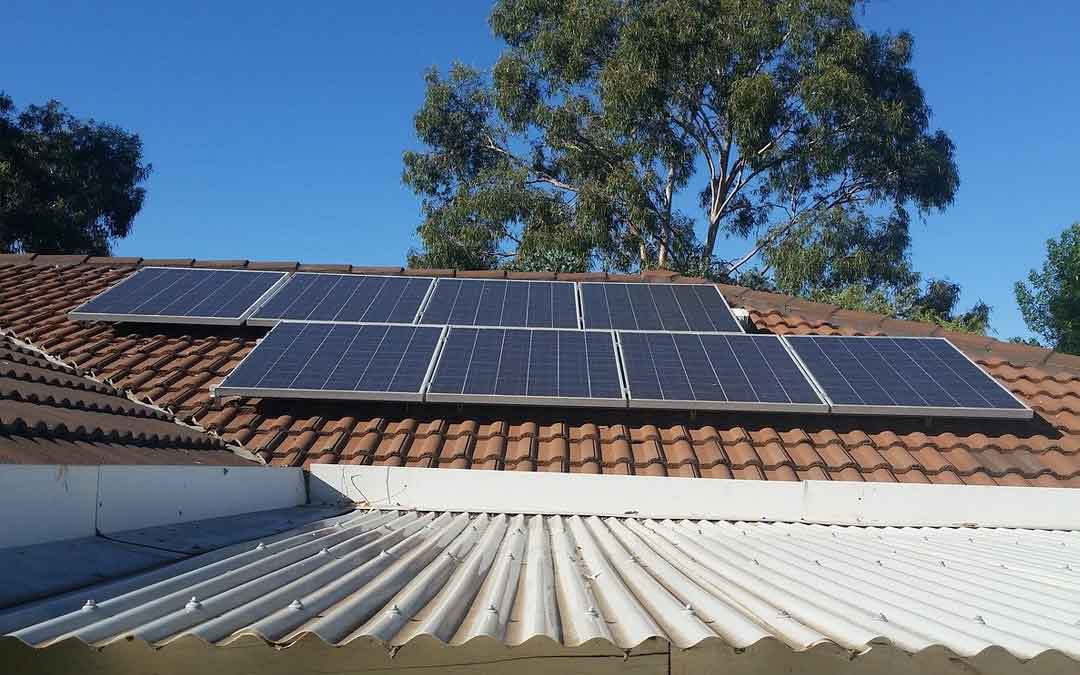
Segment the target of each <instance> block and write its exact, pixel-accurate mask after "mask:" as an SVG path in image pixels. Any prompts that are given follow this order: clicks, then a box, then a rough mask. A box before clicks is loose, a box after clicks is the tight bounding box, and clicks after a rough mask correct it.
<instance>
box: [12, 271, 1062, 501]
mask: <svg viewBox="0 0 1080 675" xmlns="http://www.w3.org/2000/svg"><path fill="white" fill-rule="evenodd" d="M139 264H143V265H150V264H153V265H184V266H188V265H195V266H214V267H247V268H249V269H283V270H296V269H299V270H318V271H340V272H357V273H359V272H379V273H384V274H385V273H391V274H421V273H422V274H436V275H452V274H456V275H457V276H485V277H487V276H497V275H503V274H504V273H502V272H479V273H477V272H455V271H453V270H401V269H399V268H370V267H354V266H349V265H299V264H297V263H252V262H248V261H243V260H237V261H195V260H191V259H181V260H142V259H138V258H124V259H121V258H89V259H88V258H86V257H85V256H44V255H38V256H0V328H3V329H7V330H10V331H12V332H13V333H14V334H15V335H16V336H18V337H19V338H21V339H24V340H27V341H30V342H32V343H33V344H35V345H36V346H37V347H39V348H41V349H44V350H46V351H47V352H48V353H49V354H51V355H53V356H55V357H58V358H61V359H64V360H66V361H70V362H72V363H74V364H77V365H78V366H79V367H81V368H85V369H89V370H91V371H93V372H94V373H95V374H96V375H98V376H99V377H101V378H105V379H107V380H108V381H110V382H112V383H113V384H115V385H116V386H118V387H121V388H123V389H125V390H127V391H130V392H132V393H134V394H135V395H137V396H139V397H142V398H145V399H147V400H149V401H152V402H153V403H154V404H155V405H158V406H161V407H164V408H167V409H169V410H170V411H172V412H174V413H175V414H176V415H177V417H178V418H179V419H181V420H184V421H187V422H194V423H198V424H201V425H203V426H204V427H206V428H208V429H210V430H212V431H214V432H215V433H218V434H221V435H222V436H223V437H224V438H225V439H226V440H229V441H232V442H235V443H239V444H242V445H243V446H244V447H245V448H246V449H247V450H249V451H251V452H254V453H256V454H258V455H260V456H261V457H262V458H263V459H265V460H266V461H267V462H270V463H272V464H279V465H306V464H309V463H314V462H320V463H333V462H351V463H367V464H385V465H394V466H427V467H453V468H482V469H503V470H518V471H570V472H586V473H598V472H600V473H617V474H630V473H633V474H645V475H673V476H701V477H717V478H744V479H757V480H807V479H813V480H868V481H889V482H892V481H900V482H918V483H926V482H933V483H969V484H980V485H994V484H1001V485H1036V486H1052V487H1080V457H1078V455H1077V453H1078V452H1080V357H1076V356H1069V355H1065V354H1059V353H1056V352H1052V351H1048V350H1045V349H1039V348H1036V347H1029V346H1026V345H1016V344H1010V343H1005V342H1000V341H997V340H994V339H992V338H987V337H981V336H970V335H959V334H947V333H944V332H943V331H942V330H941V329H940V328H938V327H936V326H933V325H929V324H922V323H915V322H909V321H897V320H893V319H888V318H885V317H882V316H880V315H874V314H867V313H862V312H851V311H847V310H841V309H838V308H836V307H834V306H831V305H822V304H818V303H811V302H807V301H804V300H799V299H796V298H791V297H787V296H782V295H775V294H769V293H761V292H758V291H751V290H747V289H743V288H735V287H729V286H722V287H721V288H722V291H723V292H724V294H725V296H726V297H727V299H728V301H729V302H730V303H731V304H732V305H733V306H737V307H744V308H746V309H747V310H749V311H750V316H751V318H752V319H753V322H754V324H755V325H756V326H757V328H758V329H759V330H761V331H770V332H775V333H830V334H832V333H843V334H892V335H927V334H933V335H946V336H947V337H949V338H950V339H951V340H952V341H953V342H954V343H955V344H956V345H957V346H959V347H960V348H961V349H963V350H964V351H965V352H966V353H967V354H968V355H969V356H971V357H972V358H973V359H975V360H976V361H977V362H978V363H979V364H980V365H981V366H982V367H983V368H984V369H986V370H987V371H988V372H989V373H990V374H991V375H993V376H994V377H996V378H998V379H999V380H1000V381H1001V382H1003V383H1004V384H1005V386H1006V387H1008V388H1009V389H1010V390H1012V391H1013V392H1015V393H1016V394H1017V395H1018V396H1019V397H1020V398H1022V399H1023V400H1025V401H1026V402H1027V403H1028V404H1029V405H1030V406H1031V407H1032V408H1033V409H1034V410H1035V411H1036V413H1037V414H1036V416H1035V419H1034V420H1032V421H1024V422H1017V421H994V420H960V419H957V420H943V419H935V420H924V419H910V418H878V417H841V416H835V415H834V416H810V415H776V414H768V415H766V414H756V415H754V414H731V413H701V412H698V413H693V414H691V413H686V412H672V411H666V412H653V411H640V410H610V411H608V410H573V411H571V410H561V409H540V408H521V407H513V408H511V407H506V408H499V407H483V408H481V407H472V406H469V407H458V406H454V405H431V404H408V405H406V404H385V403H382V404H374V403H366V402H325V403H323V402H313V401H280V400H279V401H272V400H261V399H255V398H246V399H241V398H236V397H232V398H227V399H224V400H218V401H215V400H212V399H211V398H210V394H209V388H210V386H211V385H212V384H216V383H218V382H220V381H221V380H222V379H223V378H224V376H225V375H226V374H227V373H228V372H230V370H231V369H232V368H233V367H235V366H236V364H237V363H238V362H239V360H240V359H241V358H242V357H243V356H244V355H245V354H246V353H247V352H248V351H249V350H250V349H251V348H252V346H253V345H254V344H255V341H256V339H257V338H258V337H259V336H261V335H262V334H264V332H265V329H252V328H223V327H210V326H206V327H200V326H162V325H156V326H128V325H120V326H116V325H111V324H105V323H83V324H80V323H77V322H73V321H70V320H68V319H67V318H66V316H65V314H66V312H67V311H69V310H70V309H72V308H73V307H75V306H76V305H78V304H79V303H81V302H83V301H85V300H86V299H88V298H90V297H92V296H93V295H95V294H97V293H99V292H100V291H102V290H103V289H105V288H107V287H108V286H109V285H111V284H113V283H115V282H117V281H118V280H120V279H121V278H123V277H124V276H126V275H127V274H130V273H131V272H132V271H133V270H134V269H135V267H136V266H137V265H139ZM523 276H526V277H527V278H541V277H546V278H555V275H552V274H548V275H538V274H528V275H523ZM558 278H566V279H572V280H581V279H601V280H602V279H609V280H616V281H617V280H629V279H634V280H640V277H615V276H607V275H604V274H587V275H580V274H575V275H559V277H558ZM648 278H650V279H662V280H672V281H676V282H687V283H702V280H700V279H684V278H680V277H676V276H674V275H672V274H670V273H665V272H661V273H652V274H650V275H648Z"/></svg>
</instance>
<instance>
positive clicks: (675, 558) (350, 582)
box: [0, 511, 1080, 660]
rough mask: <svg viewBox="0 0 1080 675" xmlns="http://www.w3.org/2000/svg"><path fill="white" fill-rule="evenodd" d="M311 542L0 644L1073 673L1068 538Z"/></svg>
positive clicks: (241, 552)
mask: <svg viewBox="0 0 1080 675" xmlns="http://www.w3.org/2000/svg"><path fill="white" fill-rule="evenodd" d="M322 524H323V525H324V526H321V527H320V526H312V525H309V526H307V527H306V528H305V529H303V530H294V531H292V532H289V533H285V534H282V535H277V536H276V537H273V538H268V539H267V540H265V541H264V542H261V543H245V544H241V545H237V546H233V547H230V548H229V549H223V550H219V551H216V552H214V553H212V554H209V555H208V556H204V557H203V559H204V560H205V563H204V564H195V562H196V561H198V560H200V559H199V558H194V559H189V560H187V561H184V563H182V564H178V565H176V566H174V567H173V568H163V569H159V570H155V571H154V572H150V573H146V574H144V575H141V576H135V577H131V578H128V579H124V580H121V581H117V582H111V583H109V584H105V585H101V586H97V587H94V588H91V589H87V590H84V591H79V592H75V593H72V594H69V595H66V596H64V597H60V598H54V599H51V600H47V601H43V602H40V603H37V604H34V605H28V606H25V607H23V608H21V609H17V610H10V611H8V612H7V613H0V633H4V634H10V635H12V636H14V637H16V638H18V639H20V640H22V641H24V642H26V643H28V644H31V645H34V646H39V647H44V646H48V645H50V644H53V643H56V642H59V641H62V640H65V639H67V638H77V639H80V640H82V641H84V642H87V643H89V644H92V645H94V646H104V645H107V644H109V643H111V642H114V641H118V640H123V639H125V638H129V637H136V638H140V639H142V640H145V641H147V642H150V643H152V644H154V645H161V644H165V643H168V642H170V641H172V640H174V639H177V638H179V637H182V636H185V635H195V636H198V637H201V638H202V639H204V640H206V641H208V642H212V643H227V642H229V641H231V640H233V639H235V638H238V637H240V636H242V635H257V636H259V637H261V638H263V639H265V640H267V641H269V642H272V643H275V644H287V643H290V642H292V641H295V640H297V639H299V638H301V637H303V636H305V635H308V634H314V635H317V636H318V637H320V638H322V639H323V640H324V641H326V642H328V643H331V644H335V645H338V644H344V643H347V642H349V641H351V640H354V639H357V638H360V637H367V638H373V639H375V640H378V641H381V642H383V643H385V644H387V645H392V646H397V645H403V644H405V643H407V642H409V641H410V640H412V639H413V638H416V637H418V636H420V635H428V636H433V637H435V638H437V639H439V640H442V641H443V642H446V643H448V644H452V645H456V644H463V643H465V642H468V641H470V640H472V639H474V638H478V637H488V638H494V639H496V640H499V641H501V642H503V643H505V644H507V645H517V644H521V643H523V642H525V641H527V640H529V639H531V638H534V637H538V636H544V637H547V638H550V639H552V640H555V641H557V642H560V643H562V644H564V645H570V646H573V645H580V644H583V643H586V642H589V641H592V640H602V641H608V642H610V643H612V644H614V645H616V646H618V647H621V648H630V647H633V646H635V645H638V644H640V643H641V642H642V641H644V640H646V639H647V638H650V637H654V636H658V637H662V638H665V639H667V640H669V641H671V643H672V644H674V645H676V646H678V647H681V648H686V647H691V646H693V645H697V644H699V643H702V642H703V641H707V640H723V641H724V642H726V643H728V644H730V645H732V646H734V647H748V646H750V645H753V644H755V643H758V642H760V641H762V640H777V641H780V642H783V643H785V644H787V645H789V646H790V647H791V648H793V649H795V650H805V649H809V648H811V647H813V646H816V645H819V644H827V643H833V644H836V645H839V646H840V647H842V648H844V649H847V650H850V651H851V652H853V653H860V652H863V651H866V650H868V649H870V648H871V646H872V645H873V644H881V643H882V642H883V641H885V642H887V643H891V644H893V645H895V646H896V647H898V648H900V649H902V650H905V651H908V652H919V651H922V650H924V649H927V648H929V647H932V646H942V647H945V648H947V649H948V650H951V651H952V652H954V653H956V654H958V655H960V656H965V657H968V656H975V655H977V654H980V653H981V652H983V651H984V650H986V649H988V648H991V647H994V646H997V647H1001V648H1004V649H1006V650H1008V651H1009V652H1010V653H1012V654H1013V655H1014V656H1016V657H1018V658H1020V659H1029V658H1033V657H1035V656H1037V655H1039V654H1041V653H1043V652H1046V651H1049V650H1057V651H1060V652H1061V653H1063V654H1065V655H1067V656H1069V657H1071V658H1073V659H1078V660H1080V626H1078V621H1080V532H1060V531H1036V530H1015V529H982V528H884V527H877V528H874V527H841V526H825V525H809V524H796V523H788V524H781V523H742V522H730V521H690V520H684V521H673V520H649V519H637V518H601V517H594V516H590V517H580V516H569V517H568V516H525V515H506V514H465V513H433V512H411V511H410V512H403V511H366V512H361V513H351V514H347V515H346V516H341V517H338V518H333V519H329V520H326V521H323V523H322ZM170 570H173V571H170Z"/></svg>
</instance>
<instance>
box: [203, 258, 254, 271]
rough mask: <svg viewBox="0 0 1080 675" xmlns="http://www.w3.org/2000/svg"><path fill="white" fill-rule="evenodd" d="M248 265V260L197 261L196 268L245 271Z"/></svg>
mask: <svg viewBox="0 0 1080 675" xmlns="http://www.w3.org/2000/svg"><path fill="white" fill-rule="evenodd" d="M247 265H248V261H247V260H196V261H195V262H194V264H193V266H194V267H199V268H203V269H224V270H231V269H243V268H246V267H247Z"/></svg>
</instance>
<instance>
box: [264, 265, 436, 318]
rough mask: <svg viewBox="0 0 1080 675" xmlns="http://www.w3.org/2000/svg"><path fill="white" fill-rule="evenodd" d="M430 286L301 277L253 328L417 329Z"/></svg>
mask: <svg viewBox="0 0 1080 675" xmlns="http://www.w3.org/2000/svg"><path fill="white" fill-rule="evenodd" d="M431 283H432V279H431V278H430V277H395V276H374V275H363V274H321V273H313V272H300V273H297V274H294V275H293V276H292V278H291V279H289V281H288V282H287V283H286V284H285V285H284V286H283V287H282V288H281V290H279V291H278V292H277V293H275V294H274V296H273V297H272V298H270V299H269V300H267V301H266V302H265V303H263V305H262V306H260V307H259V308H258V309H257V310H256V311H255V312H254V313H253V314H252V316H251V318H250V319H248V323H249V324H252V325H256V326H272V325H274V324H276V323H277V322H278V321H282V320H286V321H326V322H336V323H413V322H414V321H415V320H416V314H417V312H419V311H420V305H421V304H422V303H423V301H424V298H425V297H427V294H428V291H429V289H430V288H431Z"/></svg>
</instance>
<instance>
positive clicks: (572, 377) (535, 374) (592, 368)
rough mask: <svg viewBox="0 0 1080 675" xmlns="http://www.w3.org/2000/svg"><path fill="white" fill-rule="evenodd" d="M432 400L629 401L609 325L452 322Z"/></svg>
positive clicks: (621, 403) (597, 403)
mask: <svg viewBox="0 0 1080 675" xmlns="http://www.w3.org/2000/svg"><path fill="white" fill-rule="evenodd" d="M425 400H427V401H458V402H477V403H489V404H490V403H496V404H532V405H538V404H539V405H543V404H545V403H550V404H551V405H559V406H602V407H610V406H618V407H625V406H626V400H625V399H624V398H623V390H622V384H621V382H620V379H619V366H618V360H617V357H616V353H615V341H614V339H613V336H612V334H611V333H610V332H609V331H582V330H541V329H527V328H461V327H452V328H450V329H449V333H448V334H447V337H446V343H445V345H444V346H443V350H442V354H441V355H440V356H439V362H438V365H437V366H436V368H435V374H434V375H433V376H432V378H431V384H430V385H429V386H428V390H427V395H426V397H425Z"/></svg>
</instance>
